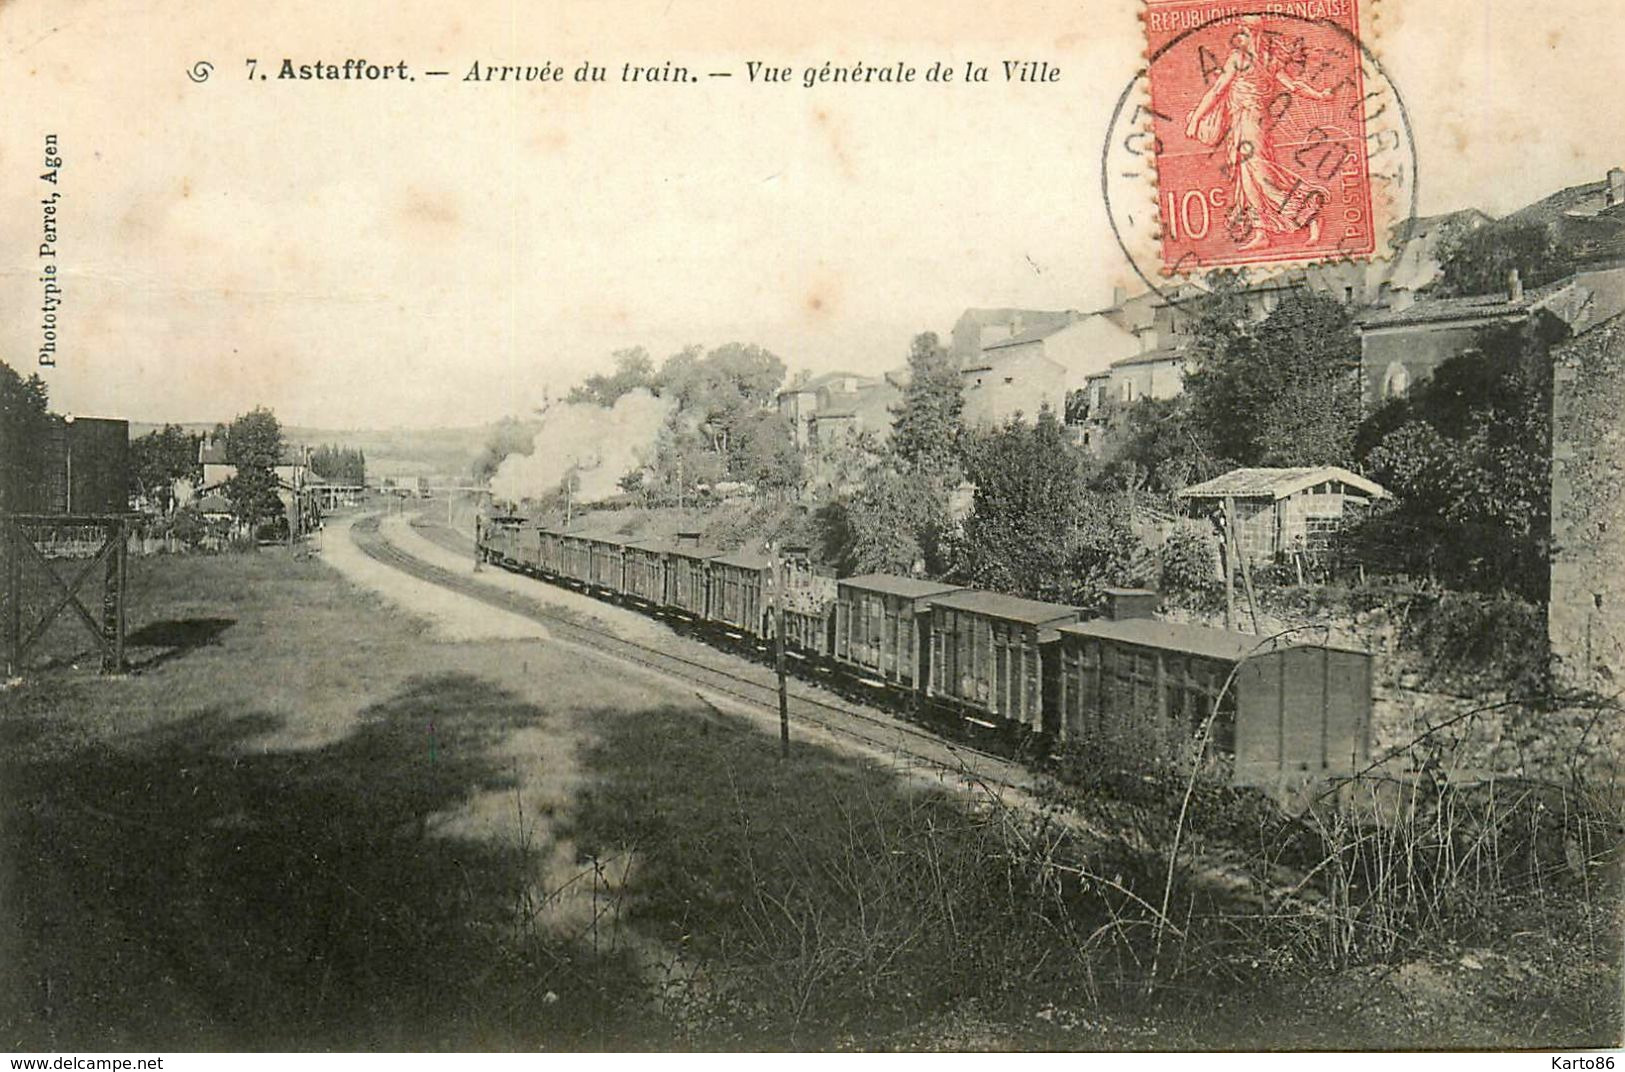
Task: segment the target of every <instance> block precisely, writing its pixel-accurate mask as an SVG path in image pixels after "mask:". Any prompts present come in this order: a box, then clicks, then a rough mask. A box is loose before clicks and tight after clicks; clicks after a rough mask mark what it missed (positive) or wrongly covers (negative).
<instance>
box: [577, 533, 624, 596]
mask: <svg viewBox="0 0 1625 1072" xmlns="http://www.w3.org/2000/svg"><path fill="white" fill-rule="evenodd" d="M627 542H628V541H627V538H626V537H625V536H598V537H595V538H593V539H592V540H590V541H588V552H589V554H590V556H591V558H590V561H589V563H588V570H587V578H588V582H589V583H590V584H591V585H592V587H593V588H596V589H597V590H599V591H601V592H607V593H609V594H610V595H616V596H618V595H620V594H621V593H622V592H623V591H625V588H626V545H627Z"/></svg>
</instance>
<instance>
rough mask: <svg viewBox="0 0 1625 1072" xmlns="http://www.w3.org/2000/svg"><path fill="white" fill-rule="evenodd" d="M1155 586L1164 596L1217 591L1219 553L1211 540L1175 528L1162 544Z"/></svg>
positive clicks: (1186, 530)
mask: <svg viewBox="0 0 1625 1072" xmlns="http://www.w3.org/2000/svg"><path fill="white" fill-rule="evenodd" d="M1158 558H1159V564H1158V565H1159V574H1160V576H1159V582H1160V585H1161V590H1162V592H1163V593H1164V594H1166V595H1173V596H1179V595H1201V594H1206V593H1211V592H1214V591H1216V590H1217V589H1218V588H1219V551H1218V547H1217V546H1215V543H1214V541H1213V539H1212V538H1211V537H1209V536H1207V535H1206V534H1205V533H1201V532H1198V531H1196V530H1195V529H1192V528H1178V529H1175V530H1174V531H1173V532H1171V533H1169V534H1168V538H1167V539H1165V540H1164V541H1163V542H1162V549H1161V551H1160V552H1159V555H1158Z"/></svg>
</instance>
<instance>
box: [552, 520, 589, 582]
mask: <svg viewBox="0 0 1625 1072" xmlns="http://www.w3.org/2000/svg"><path fill="white" fill-rule="evenodd" d="M596 539H597V537H594V536H588V535H586V534H585V533H581V532H566V533H562V534H560V536H559V576H560V577H563V578H564V579H565V580H567V581H571V582H573V583H575V584H578V585H580V586H582V587H583V588H585V587H586V586H587V585H589V584H591V583H592V546H593V543H594V542H595V541H596Z"/></svg>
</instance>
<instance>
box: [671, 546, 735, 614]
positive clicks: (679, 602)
mask: <svg viewBox="0 0 1625 1072" xmlns="http://www.w3.org/2000/svg"><path fill="white" fill-rule="evenodd" d="M720 554H722V551H721V550H720V549H718V548H715V547H707V546H706V545H704V544H702V543H700V536H699V533H696V532H680V533H678V534H677V537H676V539H674V540H673V541H672V546H671V547H670V549H669V550H667V552H666V603H665V605H666V607H667V608H668V609H670V610H675V611H677V612H679V613H681V614H686V615H688V616H689V617H691V618H695V619H698V620H701V621H704V620H705V619H707V618H709V617H710V616H711V598H710V597H711V560H712V559H713V558H716V557H717V556H718V555H720Z"/></svg>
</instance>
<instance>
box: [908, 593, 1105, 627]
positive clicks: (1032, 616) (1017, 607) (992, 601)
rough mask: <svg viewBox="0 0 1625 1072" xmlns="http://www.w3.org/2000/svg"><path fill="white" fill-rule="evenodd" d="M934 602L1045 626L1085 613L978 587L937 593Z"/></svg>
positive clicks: (994, 616)
mask: <svg viewBox="0 0 1625 1072" xmlns="http://www.w3.org/2000/svg"><path fill="white" fill-rule="evenodd" d="M931 605H932V606H934V607H947V608H948V609H950V610H962V611H968V612H969V613H971V614H982V615H985V616H987V617H989V618H1003V619H1005V620H1006V621H1012V622H1024V623H1026V624H1028V625H1045V624H1048V623H1049V622H1057V621H1061V620H1063V619H1066V620H1075V619H1076V618H1077V616H1078V615H1079V614H1080V613H1082V612H1081V611H1080V610H1079V609H1078V608H1077V607H1069V606H1067V605H1066V604H1064V603H1042V602H1039V601H1038V600H1036V599H1022V598H1021V597H1019V596H1007V595H1005V594H1004V593H1002V592H983V591H980V590H979V589H975V588H962V589H960V590H959V591H957V592H949V593H947V594H946V595H941V596H936V597H934V598H933V599H932V600H931Z"/></svg>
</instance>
